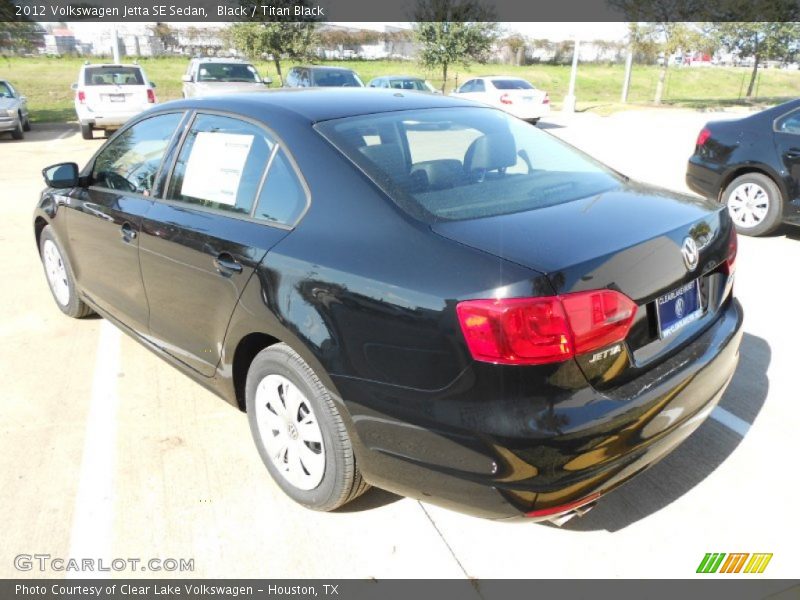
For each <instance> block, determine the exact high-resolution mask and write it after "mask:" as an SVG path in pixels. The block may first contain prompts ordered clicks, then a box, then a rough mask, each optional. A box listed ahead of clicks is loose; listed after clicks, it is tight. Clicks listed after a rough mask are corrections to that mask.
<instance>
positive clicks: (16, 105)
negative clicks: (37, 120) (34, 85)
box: [0, 79, 31, 140]
mask: <svg viewBox="0 0 800 600" xmlns="http://www.w3.org/2000/svg"><path fill="white" fill-rule="evenodd" d="M30 129H31V122H30V115H29V114H28V99H27V98H26V97H25V96H22V95H20V93H19V92H18V91H17V90H16V89H14V86H13V85H11V82H9V81H5V80H4V79H0V132H4V131H10V132H11V137H13V138H14V139H15V140H21V139H22V138H23V137H24V135H25V134H24V133H23V132H24V131H30Z"/></svg>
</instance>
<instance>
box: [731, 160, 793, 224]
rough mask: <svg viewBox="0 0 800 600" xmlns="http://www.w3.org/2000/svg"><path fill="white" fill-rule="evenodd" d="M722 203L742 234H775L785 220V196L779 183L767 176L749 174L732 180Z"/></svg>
mask: <svg viewBox="0 0 800 600" xmlns="http://www.w3.org/2000/svg"><path fill="white" fill-rule="evenodd" d="M722 201H723V202H724V203H725V204H726V205H727V207H728V212H729V213H730V215H731V218H733V222H734V224H735V225H736V231H737V232H739V233H741V234H742V235H750V236H759V235H766V234H768V233H770V232H771V231H774V230H775V229H776V228H777V227H778V226H779V225H780V224H781V222H782V219H783V196H782V195H781V191H780V189H779V188H778V186H777V184H776V183H775V182H774V181H773V180H772V179H771V178H770V177H769V176H767V175H764V174H763V173H745V174H744V175H740V176H739V177H737V178H736V179H734V180H733V181H731V182H730V183H729V184H728V186H727V187H726V188H725V191H724V192H723V193H722Z"/></svg>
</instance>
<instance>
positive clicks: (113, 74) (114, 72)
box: [84, 67, 144, 85]
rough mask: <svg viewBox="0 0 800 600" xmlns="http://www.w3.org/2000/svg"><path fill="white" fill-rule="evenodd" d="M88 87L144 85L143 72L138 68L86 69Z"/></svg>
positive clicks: (85, 79)
mask: <svg viewBox="0 0 800 600" xmlns="http://www.w3.org/2000/svg"><path fill="white" fill-rule="evenodd" d="M84 83H85V84H86V85H144V77H143V76H142V70H141V69H139V68H137V67H86V70H85V71H84Z"/></svg>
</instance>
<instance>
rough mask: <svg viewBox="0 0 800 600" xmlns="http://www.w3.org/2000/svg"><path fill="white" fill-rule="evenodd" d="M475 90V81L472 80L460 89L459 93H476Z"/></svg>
mask: <svg viewBox="0 0 800 600" xmlns="http://www.w3.org/2000/svg"><path fill="white" fill-rule="evenodd" d="M474 88H475V80H474V79H470V80H469V81H468V82H467V83H465V84H464V85H462V86H461V87H460V88H459V90H458V92H459V93H460V94H467V93H469V92H474V91H475V89H474Z"/></svg>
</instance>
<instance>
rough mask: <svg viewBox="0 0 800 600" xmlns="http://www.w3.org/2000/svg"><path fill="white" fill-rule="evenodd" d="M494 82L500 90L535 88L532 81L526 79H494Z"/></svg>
mask: <svg viewBox="0 0 800 600" xmlns="http://www.w3.org/2000/svg"><path fill="white" fill-rule="evenodd" d="M492 84H493V85H494V87H495V88H496V89H498V90H533V89H536V88H534V87H533V86H532V85H531V84H530V83H528V82H527V81H525V80H524V79H492Z"/></svg>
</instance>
